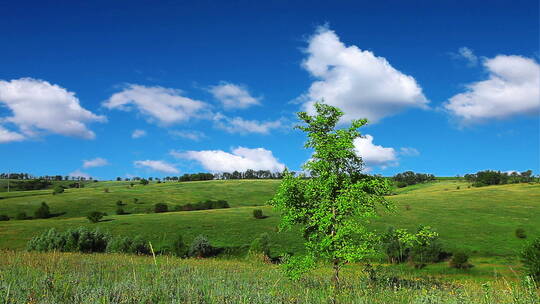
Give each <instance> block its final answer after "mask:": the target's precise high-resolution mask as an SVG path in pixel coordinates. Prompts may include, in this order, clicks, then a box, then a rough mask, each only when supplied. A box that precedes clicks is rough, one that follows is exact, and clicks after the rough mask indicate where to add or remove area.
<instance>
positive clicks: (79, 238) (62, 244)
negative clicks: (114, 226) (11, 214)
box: [27, 227, 110, 253]
mask: <svg viewBox="0 0 540 304" xmlns="http://www.w3.org/2000/svg"><path fill="white" fill-rule="evenodd" d="M109 239H110V236H109V235H108V234H106V233H103V232H101V231H100V230H98V229H94V230H92V229H88V228H84V227H79V228H75V229H70V230H67V231H65V232H63V233H61V232H58V231H57V230H55V229H54V228H51V229H49V230H48V231H46V232H44V233H42V234H41V235H38V236H35V237H33V238H32V239H31V240H30V241H29V242H28V243H27V249H28V250H31V251H71V252H76V251H78V252H85V253H90V252H104V251H105V248H107V243H108V240H109Z"/></svg>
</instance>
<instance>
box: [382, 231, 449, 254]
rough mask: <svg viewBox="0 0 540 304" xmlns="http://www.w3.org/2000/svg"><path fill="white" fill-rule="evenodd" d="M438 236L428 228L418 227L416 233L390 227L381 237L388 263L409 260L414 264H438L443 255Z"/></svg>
mask: <svg viewBox="0 0 540 304" xmlns="http://www.w3.org/2000/svg"><path fill="white" fill-rule="evenodd" d="M438 237H439V234H438V233H436V232H434V231H432V230H431V228H430V227H429V226H423V225H420V226H419V227H418V229H417V230H416V233H414V234H413V233H409V232H408V231H407V230H406V229H394V228H392V227H390V228H389V229H388V231H387V232H386V233H385V234H383V236H382V239H381V240H382V245H383V249H384V252H385V253H386V255H387V257H388V261H389V262H390V263H401V262H405V261H406V260H410V261H411V262H415V263H432V262H439V261H440V260H441V258H442V257H443V255H444V252H443V251H442V246H441V245H440V243H439V242H438Z"/></svg>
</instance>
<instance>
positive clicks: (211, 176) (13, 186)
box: [0, 169, 540, 191]
mask: <svg viewBox="0 0 540 304" xmlns="http://www.w3.org/2000/svg"><path fill="white" fill-rule="evenodd" d="M293 174H294V172H293ZM282 177H283V173H282V172H271V171H270V170H251V169H249V170H246V171H243V172H241V171H233V172H222V173H208V172H200V173H186V174H184V175H181V176H166V177H163V178H159V177H148V178H142V177H130V178H128V177H126V178H122V177H117V178H116V181H139V182H140V181H141V180H145V181H157V182H162V181H163V182H189V181H205V180H235V179H281V178H282ZM389 178H390V179H391V180H392V181H393V182H394V184H395V185H396V186H397V187H400V188H401V187H406V186H410V185H415V184H419V183H426V182H430V181H433V180H435V175H433V174H427V173H415V172H413V171H405V172H402V173H398V174H396V175H394V176H393V177H389ZM456 178H463V179H465V180H466V181H468V182H470V183H471V184H472V185H473V186H475V187H482V186H488V185H503V184H512V183H529V182H535V181H538V180H539V179H540V178H539V177H535V176H534V175H533V171H532V170H527V171H524V172H501V171H493V170H485V171H479V172H477V173H474V174H465V175H464V176H463V177H456ZM1 179H3V180H6V179H10V180H13V181H11V182H10V184H9V187H10V190H11V191H17V190H19V191H20V190H41V189H47V188H51V187H52V186H53V184H54V185H58V184H61V186H63V187H65V188H81V187H84V184H85V183H88V182H97V180H94V179H93V178H92V177H89V178H85V177H74V176H63V175H44V176H34V175H32V174H29V173H9V174H8V173H0V180H1ZM6 189H7V183H6V182H3V183H0V191H6Z"/></svg>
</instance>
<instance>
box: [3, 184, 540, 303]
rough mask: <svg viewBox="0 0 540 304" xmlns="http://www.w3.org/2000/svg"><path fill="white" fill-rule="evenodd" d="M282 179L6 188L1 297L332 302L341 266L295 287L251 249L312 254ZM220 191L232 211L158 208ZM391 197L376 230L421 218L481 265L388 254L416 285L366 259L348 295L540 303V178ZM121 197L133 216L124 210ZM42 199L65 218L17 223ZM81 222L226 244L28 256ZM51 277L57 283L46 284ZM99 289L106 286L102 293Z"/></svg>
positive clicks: (449, 247) (421, 187)
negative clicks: (529, 247)
mask: <svg viewBox="0 0 540 304" xmlns="http://www.w3.org/2000/svg"><path fill="white" fill-rule="evenodd" d="M279 182H280V181H279V180H234V181H231V180H229V181H221V180H220V181H201V182H182V183H179V182H167V183H151V184H149V185H146V186H143V185H140V184H135V185H134V186H131V185H130V183H129V182H97V183H89V184H86V185H85V187H84V188H80V189H74V188H73V189H66V191H65V193H61V194H57V195H53V194H52V190H39V191H18V192H10V193H7V192H1V193H0V214H6V215H8V216H10V217H12V219H11V220H9V221H0V250H3V251H2V252H1V253H0V254H1V255H2V259H0V299H13V300H6V301H5V303H23V302H24V303H26V302H30V303H51V302H56V303H60V302H68V301H72V302H88V303H98V302H99V303H326V302H325V301H326V300H327V299H328V298H329V296H330V294H331V292H330V291H329V288H330V282H329V281H328V280H327V276H325V275H324V274H325V273H326V272H327V271H329V270H330V269H327V267H326V266H325V265H322V268H321V270H317V271H316V272H315V273H314V274H313V275H310V276H309V278H306V279H303V280H302V281H301V282H299V283H294V282H290V281H288V279H286V278H285V277H284V275H283V274H282V273H281V272H280V271H279V266H278V265H273V264H268V263H264V262H263V261H262V260H259V259H256V258H255V259H254V258H253V257H249V256H247V255H246V253H247V251H248V248H249V245H250V243H251V242H252V241H253V240H254V239H255V238H257V237H258V236H259V235H261V234H262V233H267V234H268V235H269V237H270V244H271V255H273V256H279V255H283V254H284V253H291V254H294V253H299V252H302V250H303V242H302V238H301V236H300V235H299V234H298V233H297V231H295V230H294V229H293V230H291V231H282V232H278V229H277V226H278V223H279V214H277V213H276V212H275V211H273V210H272V208H271V207H270V206H268V205H267V202H268V200H269V199H270V198H271V197H272V196H273V194H274V192H275V191H276V189H277V187H278V185H279ZM135 199H136V202H135ZM208 199H211V200H226V201H228V203H229V205H230V208H225V209H211V210H200V211H176V212H166V213H153V212H152V210H153V205H154V204H155V203H166V204H167V205H168V206H169V209H171V210H172V209H173V207H174V206H182V205H185V204H188V203H195V202H198V201H202V200H208ZM387 199H388V200H390V201H392V202H393V204H394V206H395V208H394V210H380V217H379V218H377V219H376V220H375V221H373V223H372V226H373V227H372V228H373V229H376V230H377V231H381V232H382V231H386V229H387V228H388V227H390V226H392V227H396V228H407V229H409V230H411V231H412V230H415V229H416V227H418V225H419V224H422V225H429V226H431V227H432V228H433V229H434V230H435V231H437V232H438V233H439V235H440V240H441V242H442V244H443V247H444V249H445V250H446V251H449V252H456V251H464V252H467V253H468V254H469V255H470V256H471V262H472V264H474V265H475V267H473V268H471V269H469V270H462V269H453V268H450V267H449V266H448V263H447V262H441V263H435V264H429V265H427V266H426V267H425V268H422V269H415V268H414V267H412V266H410V265H408V264H406V263H404V264H399V265H388V264H386V260H385V259H384V258H382V257H381V258H380V259H378V260H375V261H373V262H374V263H375V264H374V265H377V267H378V272H377V273H379V274H380V275H381V276H383V279H382V280H386V281H385V282H387V283H388V282H394V281H393V280H395V278H400V279H399V280H404V281H403V282H401V281H399V282H401V283H399V282H398V283H399V284H402V283H403V284H404V286H401V285H400V286H401V287H399V288H389V287H388V284H389V283H388V284H386V285H385V286H386V287H384V288H383V287H381V288H376V289H373V288H371V287H372V285H373V284H381V283H380V281H377V282H372V281H369V280H368V279H367V278H366V276H365V273H364V272H363V271H362V266H361V265H350V266H348V267H346V270H345V273H346V275H345V279H344V280H345V282H347V283H346V284H349V285H348V287H347V288H345V291H344V294H343V295H341V297H343V298H342V301H343V302H344V303H535V301H536V300H537V299H538V298H537V297H538V292H537V291H534V290H535V289H534V287H530V286H529V285H530V284H532V283H531V282H528V283H527V281H524V279H523V278H524V276H523V275H522V272H521V265H520V262H519V259H518V258H517V256H518V251H519V249H520V248H521V247H522V246H523V245H524V244H525V243H526V242H527V241H528V240H529V239H532V238H533V237H536V236H538V235H540V224H539V223H540V184H538V183H532V184H529V183H522V184H508V185H498V186H488V187H480V188H475V187H470V184H469V183H466V182H465V181H462V180H459V179H438V180H437V181H434V182H430V183H426V184H418V185H414V186H408V187H404V188H399V189H395V190H394V193H393V194H392V195H390V196H388V197H387ZM119 200H121V201H122V202H123V203H124V205H123V208H124V210H125V211H126V212H128V213H129V214H126V215H116V214H115V210H116V208H117V205H116V202H117V201H119ZM41 202H46V203H47V204H48V205H49V206H50V210H51V213H53V214H54V215H55V216H54V217H52V218H49V219H28V220H15V219H13V217H15V216H16V214H17V213H19V212H26V213H27V214H28V215H29V216H32V215H33V213H34V211H35V210H36V209H37V208H38V207H39V205H40V204H41ZM254 209H262V210H263V213H264V214H265V215H266V216H267V217H266V218H264V219H255V218H254V217H253V210H254ZM91 211H101V212H106V213H107V214H108V215H107V216H105V217H104V218H103V220H102V221H100V222H98V223H90V222H89V221H88V219H86V215H87V214H88V213H89V212H91ZM80 226H84V227H89V228H95V227H98V228H99V229H101V230H102V231H106V232H108V233H110V234H112V235H119V236H142V237H143V238H145V239H147V240H148V241H149V242H150V243H151V244H152V246H153V248H154V249H155V250H156V252H158V253H159V252H160V249H161V248H164V247H165V246H168V245H169V244H171V242H173V241H174V240H175V238H176V237H177V236H178V235H179V234H180V235H182V236H183V238H184V240H185V241H186V243H188V244H189V243H190V242H191V241H192V240H193V239H194V238H195V237H196V236H198V235H201V234H203V235H206V236H207V237H208V239H209V240H210V242H211V243H212V245H214V246H216V247H220V248H223V249H224V251H223V253H222V254H221V255H220V256H218V257H216V258H210V259H204V260H198V259H178V258H175V257H171V256H167V255H164V256H160V255H159V254H158V256H157V257H156V258H155V259H154V258H152V257H151V256H150V257H148V256H131V255H119V254H117V255H110V254H74V253H27V252H25V247H26V243H27V242H28V240H30V239H31V238H32V237H33V236H35V235H37V234H40V233H42V232H44V231H46V230H48V229H50V228H56V229H57V230H59V231H64V230H67V229H69V228H76V227H80ZM517 228H523V229H524V230H525V232H526V235H527V238H525V239H520V238H517V237H516V235H515V230H516V229H517ZM49 281H50V282H51V283H50V288H49V287H47V286H48V285H42V283H43V282H49ZM71 282H78V283H77V284H74V285H73V284H72V283H71ZM411 282H417V283H414V284H418V286H417V285H414V284H413V283H411ZM47 284H49V283H47ZM392 284H394V283H392ZM396 284H397V283H396ZM411 284H412V285H411ZM527 284H529V285H527ZM15 286H18V287H15ZM44 286H45V287H44ZM434 286H435V287H434ZM92 290H100V291H99V293H98V294H92ZM30 291H32V292H34V293H42V294H43V295H44V299H47V301H45V302H40V301H34V302H32V301H31V300H32V299H31V298H32V297H35V296H36V295H35V294H33V293H31V292H30ZM516 294H517V295H519V296H516ZM80 299H87V301H83V300H80ZM325 299H326V300H325ZM459 299H461V302H459V301H458V300H459ZM488 300H489V301H488ZM430 301H431V302H430Z"/></svg>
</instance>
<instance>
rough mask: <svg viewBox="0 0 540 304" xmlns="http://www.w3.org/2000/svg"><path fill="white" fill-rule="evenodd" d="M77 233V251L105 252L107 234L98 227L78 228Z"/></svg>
mask: <svg viewBox="0 0 540 304" xmlns="http://www.w3.org/2000/svg"><path fill="white" fill-rule="evenodd" d="M78 234H79V239H78V242H77V247H78V248H77V249H78V250H77V251H80V252H85V253H90V252H105V249H106V248H107V241H108V239H109V236H108V235H106V234H105V233H103V232H101V231H99V230H98V229H95V230H89V229H87V228H79V230H78Z"/></svg>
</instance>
